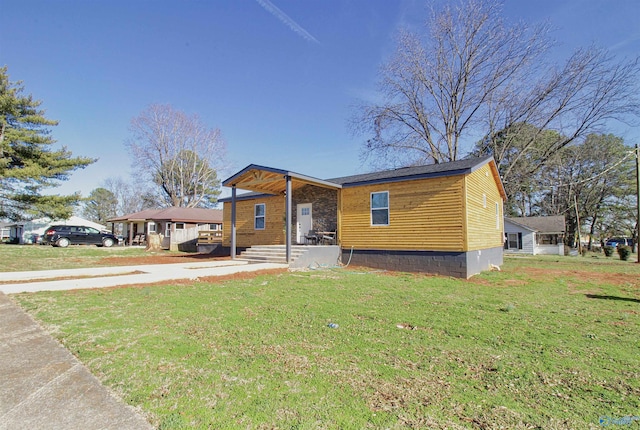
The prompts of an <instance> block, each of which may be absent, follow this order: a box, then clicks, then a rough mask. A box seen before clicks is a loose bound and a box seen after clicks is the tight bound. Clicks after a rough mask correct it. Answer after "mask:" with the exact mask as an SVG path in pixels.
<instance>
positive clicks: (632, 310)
mask: <svg viewBox="0 0 640 430" xmlns="http://www.w3.org/2000/svg"><path fill="white" fill-rule="evenodd" d="M540 269H545V271H544V272H542V271H541V270H540ZM639 279H640V265H637V264H636V265H634V264H629V263H622V262H619V263H612V262H606V264H603V265H597V264H593V262H592V261H590V260H588V259H584V258H562V257H560V258H559V257H555V258H554V259H547V258H542V259H540V258H526V259H524V258H508V259H507V260H506V261H505V264H504V266H503V270H502V271H501V272H491V273H485V274H482V275H480V276H477V277H475V278H473V279H472V280H470V281H464V280H457V279H450V278H444V277H427V276H418V275H411V274H402V273H398V274H381V273H367V272H357V271H352V270H348V269H347V270H326V271H314V272H293V273H285V274H280V275H270V276H258V277H255V278H252V279H243V280H235V281H225V282H221V283H203V282H199V283H193V284H191V285H186V286H185V285H182V286H153V287H144V288H116V289H102V290H84V291H69V292H42V293H35V294H19V295H15V296H13V297H14V298H16V299H17V300H18V301H19V303H20V304H21V305H22V306H23V307H24V308H25V309H27V310H28V312H30V313H31V314H32V315H34V316H35V317H36V318H37V319H38V320H40V321H42V322H43V323H44V324H45V325H46V327H48V329H49V330H50V331H51V332H52V333H53V334H54V335H55V336H56V337H57V338H58V339H60V340H61V342H62V343H63V344H64V345H65V346H66V347H67V348H69V350H71V351H72V352H73V353H74V354H75V355H77V356H78V357H79V358H80V360H82V361H83V362H84V363H85V364H87V365H88V366H89V368H90V369H91V370H92V371H93V372H94V373H95V374H96V375H97V376H98V377H99V378H100V379H101V380H102V381H103V382H104V383H105V384H107V385H108V386H110V387H111V388H112V389H114V390H115V391H116V392H118V393H119V394H120V395H121V396H122V398H124V399H125V400H126V401H127V402H128V403H130V404H132V405H134V406H140V407H141V408H142V409H143V410H144V411H145V412H146V414H147V416H148V418H149V420H150V421H151V422H152V423H153V424H154V425H155V426H156V427H158V428H162V429H180V428H296V429H317V428H331V429H333V428H336V429H337V428H358V429H361V428H395V429H397V428H432V429H445V428H449V429H452V428H453V429H455V428H482V429H491V428H522V429H525V428H545V429H575V428H599V427H600V426H599V417H601V416H610V417H614V418H615V417H624V416H629V415H640V370H639V369H640V340H639V337H638V332H639V330H638V329H639V323H640V284H639ZM330 323H335V324H337V325H338V327H337V328H331V327H329V326H328V325H329V324H330Z"/></svg>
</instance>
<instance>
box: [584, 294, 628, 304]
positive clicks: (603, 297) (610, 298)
mask: <svg viewBox="0 0 640 430" xmlns="http://www.w3.org/2000/svg"><path fill="white" fill-rule="evenodd" d="M585 296H587V297H588V298H590V299H603V300H622V301H625V302H634V303H640V299H632V298H631V297H618V296H602V295H600V294H585Z"/></svg>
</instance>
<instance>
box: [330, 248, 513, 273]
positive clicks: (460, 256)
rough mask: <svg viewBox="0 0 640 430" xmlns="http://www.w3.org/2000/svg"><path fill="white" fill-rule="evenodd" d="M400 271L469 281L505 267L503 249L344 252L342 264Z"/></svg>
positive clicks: (349, 250) (355, 250)
mask: <svg viewBox="0 0 640 430" xmlns="http://www.w3.org/2000/svg"><path fill="white" fill-rule="evenodd" d="M348 262H349V264H350V265H355V266H366V267H373V268H376V269H385V270H394V271H400V272H422V273H432V274H436V275H443V276H453V277H455V278H465V279H466V278H469V277H471V276H473V275H475V274H478V273H480V272H482V271H484V270H489V269H490V268H491V265H492V264H494V265H496V266H499V265H501V264H502V248H501V247H500V248H491V249H485V250H478V251H469V252H440V251H386V250H357V249H354V250H353V251H351V249H345V248H343V249H342V263H343V264H347V263H348Z"/></svg>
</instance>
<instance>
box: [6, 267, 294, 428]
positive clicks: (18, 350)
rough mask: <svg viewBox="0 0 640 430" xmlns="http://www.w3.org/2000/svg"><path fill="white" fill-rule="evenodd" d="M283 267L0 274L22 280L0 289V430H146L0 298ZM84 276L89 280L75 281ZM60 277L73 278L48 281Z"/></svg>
mask: <svg viewBox="0 0 640 430" xmlns="http://www.w3.org/2000/svg"><path fill="white" fill-rule="evenodd" d="M286 267H287V266H286V265H284V264H272V263H260V264H247V263H246V262H242V261H233V262H232V261H215V262H201V263H188V264H162V265H148V266H127V267H107V268H99V269H95V268H94V269H74V270H62V271H60V270H52V271H39V272H15V273H9V272H5V273H0V281H4V282H6V281H23V282H24V283H14V284H0V430H21V429H25V430H26V429H29V430H37V429H47V430H75V429H78V430H80V429H82V430H93V429H96V430H97V429H114V430H116V429H117V430H138V429H140V430H146V429H151V428H152V426H151V425H150V424H149V423H148V422H147V420H146V419H145V418H144V417H143V416H142V415H141V414H140V413H138V411H136V410H134V409H133V408H132V407H130V406H128V405H126V404H125V403H124V402H123V401H122V400H120V399H119V398H117V397H116V396H115V395H114V394H113V393H111V392H110V391H109V390H108V389H107V388H105V387H104V386H103V385H102V384H101V383H100V381H98V379H97V378H96V377H94V376H93V375H92V374H91V373H90V372H89V370H88V369H87V368H86V367H85V366H84V365H83V364H82V363H80V362H79V361H78V360H77V359H76V358H75V357H74V356H73V355H72V354H71V353H70V352H69V351H68V350H66V349H65V348H64V347H63V346H62V345H60V343H58V341H57V340H55V339H54V338H52V337H51V336H50V335H49V334H47V333H46V332H45V331H44V330H43V329H42V327H40V326H39V325H38V324H37V323H36V322H35V321H34V320H33V319H32V318H31V317H30V316H29V315H27V314H26V313H25V312H24V311H23V310H22V309H21V308H20V307H19V306H18V305H17V304H16V303H14V301H13V300H12V299H11V298H10V297H9V296H7V295H5V294H4V293H6V294H11V293H17V292H24V291H28V292H32V291H42V290H68V289H78V288H100V287H111V286H116V285H132V284H144V283H152V282H158V281H166V280H176V279H194V278H197V277H199V276H222V275H229V274H232V273H238V272H247V271H257V270H263V269H275V268H286ZM86 276H91V277H90V278H82V277H86ZM60 277H75V278H72V279H66V280H57V281H54V280H49V281H47V279H55V278H60ZM78 277H80V278H78ZM29 281H32V282H29Z"/></svg>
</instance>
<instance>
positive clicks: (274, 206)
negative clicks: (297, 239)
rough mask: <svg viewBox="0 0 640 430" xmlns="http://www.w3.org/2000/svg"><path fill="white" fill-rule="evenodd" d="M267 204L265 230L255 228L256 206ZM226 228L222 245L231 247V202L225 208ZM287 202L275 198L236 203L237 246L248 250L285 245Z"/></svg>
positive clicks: (279, 197)
mask: <svg viewBox="0 0 640 430" xmlns="http://www.w3.org/2000/svg"><path fill="white" fill-rule="evenodd" d="M260 203H264V204H265V211H266V212H265V228H264V230H256V229H255V228H254V225H253V223H254V210H255V209H254V208H255V205H257V204H260ZM223 216H224V228H223V230H222V244H223V245H224V246H231V202H225V203H224V207H223ZM284 218H285V202H284V197H282V196H274V197H266V198H260V199H256V200H241V201H237V202H236V245H237V246H238V247H241V248H247V247H250V246H252V245H283V244H284V224H285V221H284Z"/></svg>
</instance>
